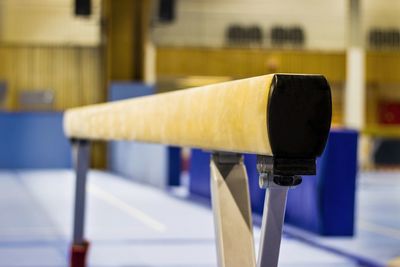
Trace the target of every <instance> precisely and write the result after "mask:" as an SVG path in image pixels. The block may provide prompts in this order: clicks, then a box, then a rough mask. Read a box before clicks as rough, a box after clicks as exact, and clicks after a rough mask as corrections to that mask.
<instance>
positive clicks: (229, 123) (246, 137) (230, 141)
mask: <svg viewBox="0 0 400 267" xmlns="http://www.w3.org/2000/svg"><path fill="white" fill-rule="evenodd" d="M331 117H332V103H331V93H330V87H329V85H328V83H327V81H326V79H325V78H324V77H323V76H321V75H293V74H272V75H265V76H259V77H254V78H249V79H243V80H237V81H231V82H225V83H219V84H213V85H208V86H203V87H197V88H193V89H187V90H180V91H176V92H171V93H164V94H158V95H153V96H146V97H139V98H135V99H132V100H125V101H118V102H113V103H106V104H98V105H92V106H87V107H81V108H74V109H70V110H67V111H66V113H65V117H64V130H65V134H66V136H68V137H69V138H71V139H72V140H74V144H75V148H76V151H75V163H76V164H75V166H76V167H75V168H76V173H77V186H76V194H75V204H76V206H75V224H74V225H75V226H74V246H73V248H72V262H76V263H75V264H72V265H73V266H74V267H75V266H84V256H85V254H86V250H87V243H86V242H85V240H84V238H83V222H84V208H83V207H84V202H85V182H86V172H87V168H88V149H87V147H88V141H90V140H105V141H108V140H131V141H137V142H147V143H160V144H166V145H173V146H185V147H196V148H200V149H204V150H209V151H212V152H213V156H212V158H211V189H212V202H213V210H214V218H215V225H216V233H217V236H216V240H217V250H218V264H219V266H226V267H235V266H240V267H247V266H249V267H253V266H256V261H255V253H254V243H253V234H252V220H251V209H250V201H249V192H248V185H247V174H246V169H245V167H244V164H243V158H242V155H241V154H239V153H252V154H257V155H259V158H258V163H257V168H258V170H259V172H260V185H261V186H262V187H263V188H268V189H269V190H268V194H267V195H266V201H265V203H266V204H265V211H264V215H263V225H262V237H261V244H260V253H259V259H258V266H263V267H265V266H276V265H277V264H278V256H279V247H280V241H281V234H282V225H283V216H284V210H285V204H286V195H287V190H288V188H289V187H293V186H296V185H298V184H299V183H300V182H301V178H300V177H299V176H298V175H309V174H315V159H316V157H317V156H319V155H320V154H321V153H322V151H323V149H324V147H325V143H326V140H327V137H328V133H329V130H330V124H331ZM74 248H75V250H79V249H81V252H82V251H84V253H81V254H79V253H77V252H74V251H75V250H74ZM82 249H83V250H82Z"/></svg>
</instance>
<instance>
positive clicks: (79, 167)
mask: <svg viewBox="0 0 400 267" xmlns="http://www.w3.org/2000/svg"><path fill="white" fill-rule="evenodd" d="M89 149H90V144H89V142H88V141H86V140H74V141H73V164H74V169H75V175H76V182H75V183H76V184H75V206H74V229H73V243H72V247H71V255H70V266H71V267H85V266H86V255H87V251H88V248H89V243H88V242H87V241H86V240H85V239H84V224H85V200H86V176H87V172H88V169H89Z"/></svg>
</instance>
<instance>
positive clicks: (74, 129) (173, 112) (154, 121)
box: [64, 75, 274, 154]
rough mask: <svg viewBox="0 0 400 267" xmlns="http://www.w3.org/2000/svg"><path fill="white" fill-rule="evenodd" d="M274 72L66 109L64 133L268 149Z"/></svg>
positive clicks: (246, 149) (213, 147)
mask: <svg viewBox="0 0 400 267" xmlns="http://www.w3.org/2000/svg"><path fill="white" fill-rule="evenodd" d="M273 76H274V75H265V76H260V77H254V78H249V79H243V80H237V81H231V82H225V83H220V84H214V85H209V86H204V87H198V88H193V89H188V90H181V91H176V92H171V93H164V94H158V95H154V96H148V97H140V98H135V99H131V100H124V101H118V102H114V103H108V104H97V105H92V106H88V107H82V108H74V109H70V110H67V111H66V113H65V116H64V131H65V133H66V135H67V136H69V137H73V138H82V139H94V140H135V141H140V142H153V143H162V144H169V145H178V146H190V147H198V148H203V149H208V150H219V151H236V152H249V153H256V154H271V147H270V144H269V140H268V134H267V108H268V107H267V105H268V94H269V91H270V88H271V83H272V79H273Z"/></svg>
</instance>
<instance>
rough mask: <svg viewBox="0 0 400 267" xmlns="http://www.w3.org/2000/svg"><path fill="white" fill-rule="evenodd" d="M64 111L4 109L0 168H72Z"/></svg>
mask: <svg viewBox="0 0 400 267" xmlns="http://www.w3.org/2000/svg"><path fill="white" fill-rule="evenodd" d="M62 118H63V114H62V113H56V112H54V113H53V112H18V113H8V112H0V168H1V169H26V168H29V169H31V168H33V169H35V168H70V167H71V160H72V159H71V147H70V143H69V141H68V140H67V139H66V137H65V135H64V132H63V127H62Z"/></svg>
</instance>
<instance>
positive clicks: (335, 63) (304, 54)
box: [157, 47, 346, 82]
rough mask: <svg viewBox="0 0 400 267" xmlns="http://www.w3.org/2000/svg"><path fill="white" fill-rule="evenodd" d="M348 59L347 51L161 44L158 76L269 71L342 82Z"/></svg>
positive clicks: (260, 73) (245, 75) (158, 55)
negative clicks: (311, 75)
mask: <svg viewBox="0 0 400 267" xmlns="http://www.w3.org/2000/svg"><path fill="white" fill-rule="evenodd" d="M345 59H346V58H345V53H344V52H310V51H284V50H281V51H279V50H278V51H272V50H263V49H226V48H225V49H224V48H221V49H217V48H177V47H159V48H158V49H157V75H158V76H161V77H162V76H186V75H205V76H231V77H235V78H240V77H248V76H255V75H263V74H266V73H270V72H298V73H321V74H324V75H326V76H327V77H328V79H329V80H330V81H334V82H342V81H344V79H345V68H344V66H345Z"/></svg>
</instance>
